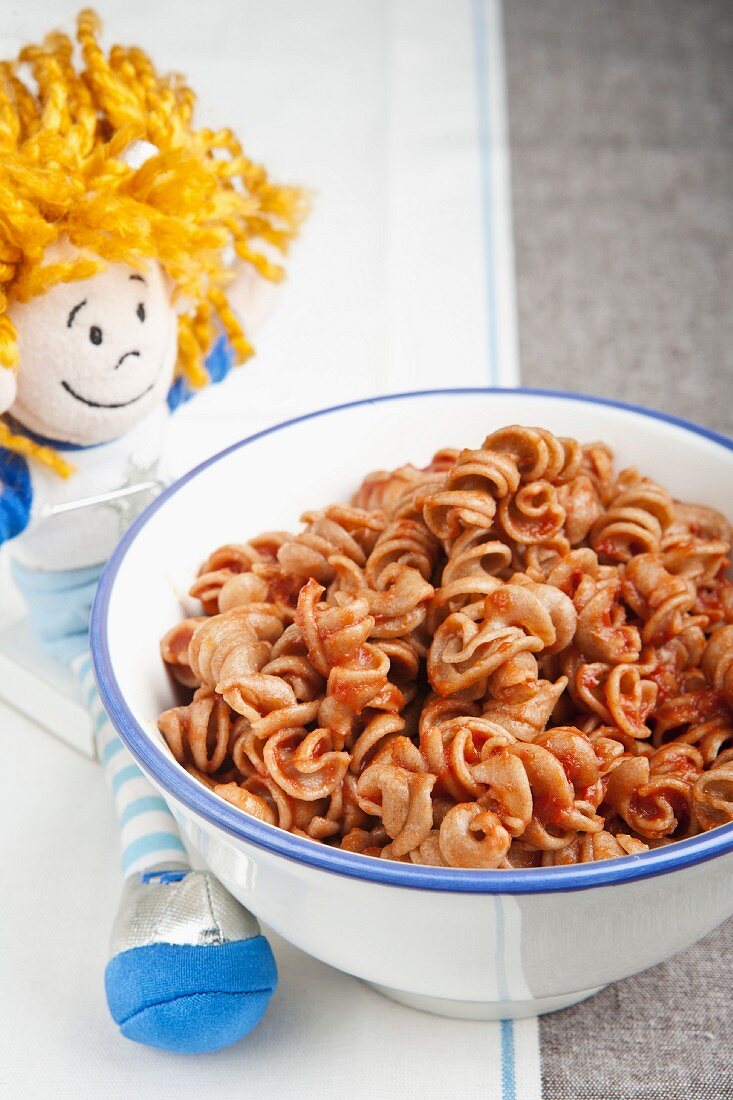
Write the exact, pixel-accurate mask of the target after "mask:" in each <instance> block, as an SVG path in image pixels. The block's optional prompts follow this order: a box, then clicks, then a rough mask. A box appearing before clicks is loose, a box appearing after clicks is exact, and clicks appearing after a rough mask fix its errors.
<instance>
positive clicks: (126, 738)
mask: <svg viewBox="0 0 733 1100" xmlns="http://www.w3.org/2000/svg"><path fill="white" fill-rule="evenodd" d="M471 394H476V395H479V394H480V395H485V394H496V395H497V396H508V395H510V394H511V395H519V396H527V397H546V398H550V399H555V400H571V401H577V402H583V403H586V404H593V405H602V406H605V407H607V408H613V409H620V410H622V411H625V412H631V413H636V414H639V415H641V416H645V417H648V418H650V419H652V420H661V421H663V422H664V423H667V424H671V425H673V426H674V427H677V428H682V429H684V430H686V431H688V432H691V433H692V434H693V435H697V436H702V437H703V438H704V439H707V440H710V441H711V442H713V443H717V444H719V445H720V446H721V447H724V448H725V449H726V450H729V451H733V440H731V439H727V438H726V437H725V436H723V435H720V434H719V433H718V432H714V431H712V430H710V429H709V428H703V427H701V426H700V425H697V424H693V423H691V422H689V421H687V420H683V419H681V418H680V417H676V416H671V415H668V414H667V413H662V412H657V411H655V410H652V409H644V408H642V407H641V406H638V405H631V404H627V403H625V402H623V401H612V400H607V399H605V398H601V397H593V396H590V395H587V394H579V393H573V392H563V391H561V390H542V389H499V388H497V387H485V388H482V387H467V388H449V389H436V390H415V391H412V392H406V393H394V394H383V395H379V396H377V397H370V398H363V399H361V400H359V401H349V402H346V403H345V404H342V405H333V406H331V407H330V408H326V409H318V410H315V411H313V412H310V413H305V414H304V415H303V416H296V417H293V418H291V419H290V420H284V421H282V422H281V423H279V424H275V425H273V426H272V427H270V428H265V429H264V430H263V431H260V432H256V433H255V434H254V435H251V436H248V437H247V438H246V439H242V440H240V441H239V442H238V443H234V444H232V445H231V446H230V447H227V448H225V449H224V450H223V451H220V452H219V453H218V454H216V455H213V456H212V457H211V458H208V459H206V461H205V462H202V463H200V464H199V465H198V466H196V467H194V469H192V470H190V471H189V472H188V473H187V474H184V476H183V477H181V478H179V479H178V481H176V482H174V483H173V484H172V485H171V486H169V487H168V488H167V489H165V490H164V491H163V492H162V493H161V495H160V496H159V497H157V498H156V500H154V501H153V502H152V503H151V504H150V505H149V506H148V507H147V508H146V509H145V511H144V512H142V513H141V514H140V516H138V518H137V519H136V520H135V522H134V523H133V524H132V525H131V527H130V528H129V529H128V530H127V531H126V533H125V535H124V536H123V538H122V539H121V541H120V543H119V544H118V546H117V547H116V549H115V550H114V552H113V554H112V555H111V557H110V559H109V561H108V562H107V565H106V566H105V569H104V572H103V573H102V576H101V579H100V581H99V586H98V589H97V595H96V599H95V601H94V606H93V608H92V616H91V624H90V640H91V652H92V663H93V666H94V675H95V679H96V682H97V687H98V688H99V693H100V695H101V698H102V702H103V703H104V706H105V709H106V711H107V713H108V715H109V717H110V719H111V721H112V723H113V725H114V726H115V728H116V730H117V732H118V733H119V735H120V737H121V739H122V741H123V742H124V744H125V745H126V746H127V748H128V749H129V750H130V752H131V753H132V755H133V757H134V758H135V759H136V760H137V761H138V763H139V764H140V766H141V767H142V769H143V770H144V771H145V772H147V773H148V774H149V776H150V777H152V779H153V780H154V781H155V782H156V783H157V784H158V785H159V786H160V787H161V788H162V789H163V790H164V791H166V792H167V793H168V794H169V795H170V796H171V797H172V798H173V799H174V800H175V801H176V802H180V803H181V804H182V805H183V806H185V807H186V809H188V810H190V811H192V812H193V813H194V814H195V815H197V816H198V817H200V818H203V819H204V820H205V821H207V822H208V823H210V824H211V825H215V826H216V827H217V828H219V829H222V830H223V831H224V832H225V833H228V834H229V835H230V836H233V837H236V838H238V839H240V840H244V841H246V842H248V843H250V844H253V845H255V846H257V847H259V848H263V849H266V850H267V851H269V852H271V853H275V854H277V855H279V856H284V857H285V858H286V859H289V860H294V861H296V862H298V863H304V864H307V865H309V866H311V867H316V868H318V869H319V870H322V871H328V872H331V873H333V874H340V875H346V876H348V877H351V878H357V879H361V880H362V881H367V882H378V883H382V884H383V885H386V886H398V887H403V888H404V887H407V888H410V889H417V890H438V891H447V892H450V893H468V894H542V893H554V892H555V891H566V890H587V889H590V888H592V887H601V886H612V885H615V884H617V883H624V882H633V881H635V880H638V879H644V878H651V877H652V876H655V875H662V874H667V873H669V872H671V871H677V870H681V869H682V868H684V867H690V866H692V865H693V864H697V863H702V862H704V861H705V860H709V859H713V858H714V857H716V856H719V855H723V854H724V853H726V852H730V851H733V823H731V824H729V825H723V826H719V827H718V828H717V829H713V830H711V831H710V832H707V833H701V834H700V835H698V836H696V837H692V838H691V839H689V840H680V841H675V842H674V843H673V844H670V845H668V846H665V847H662V848H656V849H653V850H652V851H649V852H643V853H641V854H640V855H635V856H624V857H622V858H620V859H611V860H604V861H600V862H598V863H583V864H575V865H571V866H567V867H533V868H526V869H522V870H505V871H482V870H463V869H458V868H451V867H428V866H423V865H420V864H407V863H398V862H392V861H390V860H381V859H375V858H374V857H372V856H362V855H358V854H356V853H352V852H344V851H342V850H341V849H339V848H331V847H329V846H328V845H326V844H321V843H319V842H317V841H314V840H309V839H305V838H301V837H298V836H294V835H293V834H292V833H288V832H285V831H284V830H283V829H279V828H277V827H276V826H274V825H268V824H266V823H264V822H261V821H258V820H257V819H256V818H254V817H250V816H249V815H247V814H246V813H244V812H243V811H241V810H238V809H236V808H235V807H234V806H231V805H230V804H229V803H228V802H225V801H224V799H222V798H219V797H218V796H217V795H215V794H213V792H211V791H210V790H209V789H208V788H207V787H204V785H203V784H202V783H200V782H199V781H198V780H196V779H194V778H193V776H191V775H189V774H188V773H187V772H185V771H183V769H182V768H181V767H180V766H179V765H178V764H177V763H176V762H175V761H174V760H173V759H172V757H170V756H168V755H167V754H166V752H165V750H164V749H163V748H162V747H161V746H158V745H156V744H155V743H154V742H153V740H152V739H151V738H150V737H149V736H148V734H146V733H145V731H144V729H143V728H142V726H141V725H140V724H139V723H138V722H137V720H136V719H135V717H134V715H133V714H132V711H131V710H130V708H129V707H128V706H127V703H126V702H125V699H124V697H123V695H122V692H121V690H120V686H119V684H118V682H117V678H116V676H115V673H114V669H113V667H112V662H111V659H110V652H109V646H108V642H107V618H108V612H109V604H110V599H111V596H112V589H113V586H114V581H115V577H116V576H117V572H118V570H119V568H120V566H121V564H122V561H123V560H124V558H125V555H126V554H127V551H128V550H129V548H130V546H131V545H132V543H133V542H134V540H135V538H136V536H137V534H138V532H139V531H140V530H141V529H142V528H143V527H144V526H145V525H146V524H147V523H148V521H149V520H150V519H151V517H152V516H154V515H155V513H156V512H157V511H158V509H159V508H162V507H163V506H164V504H165V502H166V501H167V500H168V499H169V498H170V497H172V496H173V495H174V493H177V492H178V491H179V490H180V489H181V488H182V486H184V485H185V484H186V483H187V482H188V481H191V479H192V478H195V477H197V476H198V474H199V473H201V472H202V471H203V470H205V469H207V468H208V467H209V466H212V465H213V464H214V463H216V462H219V461H220V460H221V459H222V458H224V457H225V456H226V455H228V454H231V453H232V452H233V451H237V450H239V449H240V448H242V447H247V446H249V445H250V444H251V443H254V442H256V441H257V440H258V439H263V438H264V437H265V436H268V435H273V434H274V433H275V432H279V431H283V430H284V429H285V428H289V427H291V426H292V425H293V424H300V423H302V422H304V421H306V420H315V419H317V418H319V417H322V416H329V415H331V414H332V413H338V412H342V411H343V410H345V409H353V408H358V407H361V406H366V405H378V404H382V403H384V402H388V401H402V400H415V399H417V398H426V397H455V396H461V397H465V396H467V395H471Z"/></svg>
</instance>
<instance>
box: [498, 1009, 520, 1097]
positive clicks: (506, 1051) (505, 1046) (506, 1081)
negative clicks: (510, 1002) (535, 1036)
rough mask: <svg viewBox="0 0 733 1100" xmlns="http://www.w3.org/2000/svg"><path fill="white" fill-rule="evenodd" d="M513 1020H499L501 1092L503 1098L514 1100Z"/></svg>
mask: <svg viewBox="0 0 733 1100" xmlns="http://www.w3.org/2000/svg"><path fill="white" fill-rule="evenodd" d="M514 1060H515V1059H514V1021H513V1020H502V1021H501V1094H502V1098H503V1100H516V1097H517V1081H516V1075H515V1072H514Z"/></svg>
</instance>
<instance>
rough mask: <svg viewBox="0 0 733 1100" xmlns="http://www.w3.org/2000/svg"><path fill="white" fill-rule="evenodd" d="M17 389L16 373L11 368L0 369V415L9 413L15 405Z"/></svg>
mask: <svg viewBox="0 0 733 1100" xmlns="http://www.w3.org/2000/svg"><path fill="white" fill-rule="evenodd" d="M17 389H18V383H17V380H16V377H15V371H14V370H11V369H10V368H9V367H0V414H2V413H4V412H7V411H8V409H9V408H10V406H11V405H12V404H13V402H14V401H15V394H16V391H17Z"/></svg>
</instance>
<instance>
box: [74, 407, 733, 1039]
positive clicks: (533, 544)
mask: <svg viewBox="0 0 733 1100" xmlns="http://www.w3.org/2000/svg"><path fill="white" fill-rule="evenodd" d="M731 515H733V443H731V441H729V440H727V439H725V438H723V437H721V436H718V435H716V434H715V433H713V432H710V431H707V430H705V429H703V428H699V427H696V426H694V425H690V424H686V423H684V422H682V421H680V420H677V419H674V418H672V417H668V416H665V415H662V414H658V413H653V412H649V411H645V410H643V409H637V408H633V407H630V406H625V405H621V404H616V403H613V402H607V401H602V400H599V399H595V398H588V397H582V396H577V395H569V394H559V393H548V392H537V391H529V390H525V391H491V390H445V391H440V392H433V391H431V392H423V393H411V394H399V395H394V396H389V397H380V398H376V399H374V400H370V401H360V402H356V403H353V404H350V405H345V406H340V407H337V408H333V409H325V410H323V411H320V412H317V413H312V414H310V415H307V416H303V417H300V418H298V419H296V420H291V421H289V422H287V423H284V424H280V425H277V426H276V427H273V428H271V429H269V430H267V431H264V432H260V433H259V434H258V435H255V436H253V437H251V438H249V439H245V440H243V441H242V442H241V443H239V444H237V445H235V446H233V447H230V448H229V449H228V450H226V451H223V452H222V453H221V454H219V455H217V456H216V457H214V458H212V459H210V460H209V461H207V462H205V463H204V464H203V465H201V466H199V467H198V468H197V469H195V470H193V471H192V472H191V473H189V474H187V475H186V476H185V477H184V478H182V479H181V480H180V481H178V482H177V483H176V484H175V485H173V486H172V487H171V488H169V489H168V490H167V491H165V492H164V493H163V494H162V495H161V497H160V498H159V499H158V500H157V501H155V502H154V503H153V504H152V505H151V506H150V507H149V508H148V509H147V511H146V512H145V513H143V515H142V516H141V517H140V518H139V519H138V520H137V521H136V523H135V524H134V525H133V527H132V528H131V529H130V531H129V532H128V533H127V535H126V536H125V537H124V539H123V540H122V542H121V544H120V545H119V547H118V548H117V550H116V551H115V553H114V554H113V556H112V558H111V559H110V562H109V564H108V566H107V568H106V570H105V573H104V575H103V578H102V581H101V583H100V587H99V592H98V596H97V600H96V604H95V607H94V613H93V619H92V650H93V659H94V665H95V671H96V676H97V681H98V684H99V688H100V692H101V694H102V698H103V701H104V703H105V706H106V708H107V710H108V713H109V715H110V718H111V720H112V722H113V723H114V725H115V726H116V728H117V730H118V731H119V734H120V736H121V738H122V739H123V741H124V743H125V744H126V746H127V747H128V748H129V750H130V752H131V753H132V755H133V756H134V757H135V759H136V760H137V761H138V763H139V764H140V766H141V767H142V768H143V770H144V771H145V772H146V774H147V775H148V776H149V777H150V779H151V780H152V782H153V783H154V784H155V785H156V786H157V787H158V788H159V789H160V791H161V792H162V794H163V796H164V797H165V799H166V800H167V802H168V803H169V805H170V806H171V809H172V810H173V812H174V814H175V815H176V818H177V819H178V821H179V823H180V825H181V827H182V829H183V831H184V833H185V835H186V837H187V838H188V839H189V841H190V842H191V844H192V845H193V846H194V848H195V849H196V850H197V851H198V852H199V853H200V855H201V858H202V860H203V861H204V862H205V863H206V864H207V865H208V866H209V867H210V868H211V870H212V871H213V872H214V873H215V874H216V875H217V876H218V877H219V878H220V880H221V881H222V882H223V883H224V885H225V886H226V887H227V888H228V889H229V890H230V891H231V892H232V893H233V894H234V895H235V896H236V897H237V898H239V899H240V900H241V901H242V902H243V903H244V904H245V905H246V906H247V907H248V908H249V909H251V910H252V911H253V912H254V913H255V914H256V915H257V916H258V917H259V918H260V919H261V920H263V921H264V922H265V923H266V924H267V925H269V926H270V927H272V928H273V929H274V930H275V931H277V932H278V933H280V934H281V935H282V936H284V937H285V938H286V939H288V940H290V941H291V942H293V943H294V944H296V945H297V946H298V947H300V948H302V949H303V950H305V951H307V952H309V953H310V954H312V955H314V956H315V957H317V958H319V959H321V960H323V961H325V962H327V963H329V964H331V965H333V966H335V967H338V968H339V969H341V970H344V971H346V972H348V973H350V974H353V975H355V976H357V977H359V978H361V979H363V980H364V981H366V982H369V983H370V984H371V985H372V986H373V987H374V988H376V989H377V990H379V991H380V992H382V993H385V994H386V995H388V996H390V997H392V998H394V999H395V1000H398V1001H401V1002H403V1003H405V1004H409V1005H412V1006H414V1007H417V1008H422V1009H425V1010H427V1011H432V1012H437V1013H441V1014H445V1015H453V1016H460V1017H466V1018H486V1019H488V1018H506V1017H512V1016H524V1015H534V1014H536V1013H542V1012H549V1011H552V1010H554V1009H558V1008H562V1007H565V1006H566V1005H569V1004H572V1003H574V1002H576V1001H579V1000H581V999H583V998H584V997H587V996H589V995H591V994H592V993H594V992H596V991H597V990H598V989H600V988H602V987H603V986H605V985H607V984H608V983H609V982H613V981H615V980H617V979H619V978H623V977H625V976H627V975H629V974H632V973H635V972H637V971H639V970H642V969H645V968H646V967H649V966H652V965H654V964H655V963H658V962H660V961H662V960H663V959H666V958H668V957H669V956H670V955H672V954H674V953H675V952H676V951H679V950H681V949H682V948H684V947H685V946H687V945H689V944H691V943H693V942H694V941H696V940H697V939H699V938H700V937H701V936H703V935H705V934H706V933H707V932H708V931H710V930H711V929H713V928H714V927H716V926H717V925H718V924H719V923H721V922H722V921H723V920H724V919H726V918H727V917H728V916H730V915H731V913H733V891H731V889H730V880H731V873H732V872H733V823H732V822H733V583H731V581H730V580H729V579H728V575H727V569H728V556H729V552H730V546H731V531H730V528H729V525H728V522H727V519H726V518H725V517H726V516H731Z"/></svg>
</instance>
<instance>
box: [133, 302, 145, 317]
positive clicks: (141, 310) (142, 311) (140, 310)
mask: <svg viewBox="0 0 733 1100" xmlns="http://www.w3.org/2000/svg"><path fill="white" fill-rule="evenodd" d="M135 312H136V313H137V315H138V317H139V318H140V320H141V321H144V320H145V306H144V305H143V304H142V302H140V305H139V306H138V307H137V309H136V310H135Z"/></svg>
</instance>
